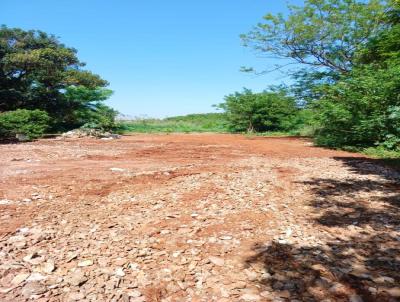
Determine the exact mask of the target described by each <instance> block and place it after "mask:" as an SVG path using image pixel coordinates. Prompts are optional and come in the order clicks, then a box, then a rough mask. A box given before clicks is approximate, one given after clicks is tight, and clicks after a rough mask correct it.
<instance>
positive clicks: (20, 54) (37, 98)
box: [0, 26, 110, 129]
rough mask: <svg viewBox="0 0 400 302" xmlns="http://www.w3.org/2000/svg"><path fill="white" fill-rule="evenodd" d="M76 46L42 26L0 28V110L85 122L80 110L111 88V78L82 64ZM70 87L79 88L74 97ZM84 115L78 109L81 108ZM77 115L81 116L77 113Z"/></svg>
mask: <svg viewBox="0 0 400 302" xmlns="http://www.w3.org/2000/svg"><path fill="white" fill-rule="evenodd" d="M84 66H85V64H84V63H82V62H81V61H79V59H78V57H77V51H76V50H75V49H73V48H69V47H66V46H65V45H64V44H62V43H60V42H59V41H58V39H57V38H56V37H55V36H52V35H48V34H46V33H44V32H42V31H34V30H31V31H24V30H21V29H18V28H8V27H6V26H2V27H1V28H0V112H2V111H11V110H16V109H19V108H24V109H31V110H33V109H40V110H43V111H45V112H47V113H48V114H49V116H50V117H51V123H52V126H53V128H59V129H67V128H70V127H76V126H79V125H82V124H83V123H85V122H86V121H85V118H84V117H83V116H82V113H84V112H89V111H88V108H91V110H92V111H95V110H96V107H97V106H96V105H98V104H99V102H101V101H104V100H105V99H106V97H105V96H109V95H110V92H109V91H106V90H104V87H106V86H107V85H108V83H107V81H105V80H103V79H102V78H101V77H100V76H98V75H96V74H93V73H91V72H90V71H87V70H84V69H82V68H83V67H84ZM71 91H80V96H79V97H77V93H75V94H74V95H73V96H72V95H71ZM78 111H79V112H80V114H77V112H78ZM75 116H76V117H77V116H79V119H78V118H76V119H74V117H75Z"/></svg>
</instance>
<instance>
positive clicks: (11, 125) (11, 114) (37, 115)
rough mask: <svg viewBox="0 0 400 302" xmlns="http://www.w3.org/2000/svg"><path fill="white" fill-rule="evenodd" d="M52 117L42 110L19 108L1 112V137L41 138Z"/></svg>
mask: <svg viewBox="0 0 400 302" xmlns="http://www.w3.org/2000/svg"><path fill="white" fill-rule="evenodd" d="M49 121H50V118H49V116H48V115H47V113H46V112H44V111H41V110H26V109H18V110H15V111H8V112H4V113H1V114H0V138H4V139H14V138H26V139H27V140H32V139H36V138H39V137H41V136H42V135H43V133H44V132H45V131H46V129H47V128H48V124H49Z"/></svg>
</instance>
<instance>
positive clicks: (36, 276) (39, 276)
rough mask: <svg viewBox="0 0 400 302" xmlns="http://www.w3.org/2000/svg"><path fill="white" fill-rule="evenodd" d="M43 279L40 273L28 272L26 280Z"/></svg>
mask: <svg viewBox="0 0 400 302" xmlns="http://www.w3.org/2000/svg"><path fill="white" fill-rule="evenodd" d="M45 279H46V277H45V276H43V275H42V274H40V273H37V272H36V273H32V274H30V275H29V277H28V279H27V280H26V281H29V282H32V281H42V280H45Z"/></svg>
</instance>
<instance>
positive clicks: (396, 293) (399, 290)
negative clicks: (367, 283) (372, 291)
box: [384, 287, 400, 298]
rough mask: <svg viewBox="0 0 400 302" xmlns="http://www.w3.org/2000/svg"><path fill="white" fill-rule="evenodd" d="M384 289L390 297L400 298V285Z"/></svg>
mask: <svg viewBox="0 0 400 302" xmlns="http://www.w3.org/2000/svg"><path fill="white" fill-rule="evenodd" d="M384 291H385V292H387V293H388V294H389V295H390V296H392V297H395V298H400V287H392V288H388V289H385V290H384Z"/></svg>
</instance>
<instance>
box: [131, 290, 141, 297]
mask: <svg viewBox="0 0 400 302" xmlns="http://www.w3.org/2000/svg"><path fill="white" fill-rule="evenodd" d="M141 295H142V293H141V292H140V291H138V290H135V289H134V290H130V291H129V292H128V296H129V297H132V298H137V297H140V296H141Z"/></svg>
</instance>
